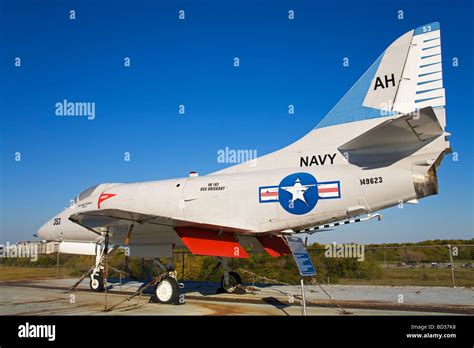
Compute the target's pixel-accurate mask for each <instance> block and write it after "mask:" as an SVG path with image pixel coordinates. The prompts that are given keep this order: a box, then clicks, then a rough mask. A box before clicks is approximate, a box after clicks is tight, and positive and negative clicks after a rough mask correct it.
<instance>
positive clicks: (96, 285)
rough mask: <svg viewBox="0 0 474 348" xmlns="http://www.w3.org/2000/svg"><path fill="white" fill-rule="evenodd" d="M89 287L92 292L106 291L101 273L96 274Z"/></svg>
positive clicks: (92, 277)
mask: <svg viewBox="0 0 474 348" xmlns="http://www.w3.org/2000/svg"><path fill="white" fill-rule="evenodd" d="M89 287H90V288H91V290H94V291H97V292H102V291H104V277H103V276H102V274H101V273H96V274H95V275H94V276H91V279H90V282H89Z"/></svg>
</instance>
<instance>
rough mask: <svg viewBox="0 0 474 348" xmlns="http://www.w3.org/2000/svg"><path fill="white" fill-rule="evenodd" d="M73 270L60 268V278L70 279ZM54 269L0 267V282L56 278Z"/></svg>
mask: <svg viewBox="0 0 474 348" xmlns="http://www.w3.org/2000/svg"><path fill="white" fill-rule="evenodd" d="M74 273H75V270H73V269H69V268H60V269H59V275H60V277H70V276H72V275H73V274H74ZM56 276H57V271H56V268H47V267H14V266H3V265H0V281H4V280H21V279H40V278H56Z"/></svg>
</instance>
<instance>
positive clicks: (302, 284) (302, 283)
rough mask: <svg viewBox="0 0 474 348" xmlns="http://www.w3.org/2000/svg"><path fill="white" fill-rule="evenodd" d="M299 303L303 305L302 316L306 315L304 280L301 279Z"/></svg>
mask: <svg viewBox="0 0 474 348" xmlns="http://www.w3.org/2000/svg"><path fill="white" fill-rule="evenodd" d="M301 303H302V304H303V313H302V314H303V315H306V299H305V297H304V279H303V278H301Z"/></svg>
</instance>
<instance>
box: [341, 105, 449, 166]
mask: <svg viewBox="0 0 474 348" xmlns="http://www.w3.org/2000/svg"><path fill="white" fill-rule="evenodd" d="M443 133H444V131H443V129H442V128H441V125H440V124H439V121H438V119H437V117H436V114H435V112H434V110H433V108H432V107H426V108H423V109H420V110H418V111H417V112H414V113H410V114H407V115H402V116H400V117H398V118H395V119H391V120H388V121H385V122H383V123H381V124H380V125H378V126H376V127H374V128H372V129H370V130H368V131H367V132H365V133H363V134H361V135H359V136H357V137H356V138H354V139H352V140H350V141H349V142H347V143H345V144H344V145H342V146H340V147H338V150H339V151H340V152H341V153H342V154H343V155H344V157H346V158H347V160H348V161H349V163H352V164H355V165H357V166H360V167H373V166H387V165H390V164H392V163H395V162H397V161H398V160H400V159H402V158H404V157H406V156H409V155H411V154H412V153H414V152H416V151H417V150H419V149H421V148H422V147H423V146H425V145H426V144H428V143H429V142H431V141H433V140H434V139H436V138H437V137H439V136H440V135H442V134H443Z"/></svg>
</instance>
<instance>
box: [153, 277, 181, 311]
mask: <svg viewBox="0 0 474 348" xmlns="http://www.w3.org/2000/svg"><path fill="white" fill-rule="evenodd" d="M160 286H167V287H169V289H170V290H171V294H170V296H169V297H167V298H165V299H164V298H161V299H160V296H159V295H160V294H159V292H158V291H159V287H160ZM152 302H157V303H164V304H178V302H179V285H178V282H177V281H176V279H174V278H173V277H165V278H163V279H162V280H161V281H160V282H159V283H158V284H157V285H156V287H155V291H154V294H153V296H152Z"/></svg>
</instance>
